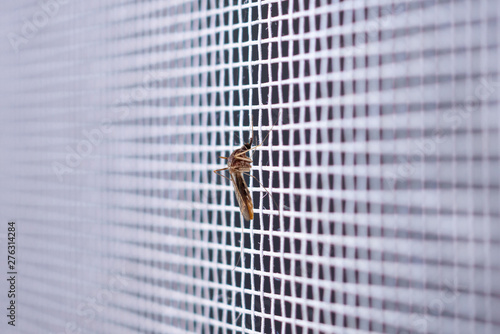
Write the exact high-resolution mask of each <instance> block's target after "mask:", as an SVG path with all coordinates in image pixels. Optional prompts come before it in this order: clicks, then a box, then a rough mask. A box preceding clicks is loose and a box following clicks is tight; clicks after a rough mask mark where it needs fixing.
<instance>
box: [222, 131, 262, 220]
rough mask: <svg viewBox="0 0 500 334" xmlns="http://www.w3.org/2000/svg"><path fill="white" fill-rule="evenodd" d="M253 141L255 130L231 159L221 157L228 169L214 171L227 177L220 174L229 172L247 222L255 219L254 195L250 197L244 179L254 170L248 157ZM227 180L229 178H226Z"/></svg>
mask: <svg viewBox="0 0 500 334" xmlns="http://www.w3.org/2000/svg"><path fill="white" fill-rule="evenodd" d="M252 141H253V128H252V134H251V135H250V140H249V141H248V143H245V144H243V146H241V147H240V148H239V149H236V150H234V151H233V153H231V155H230V156H229V158H227V157H220V158H221V159H225V160H227V167H226V168H222V169H217V170H214V173H216V174H218V175H220V176H222V177H225V176H224V175H221V174H219V173H218V172H220V171H224V170H227V171H229V176H230V179H229V180H230V181H231V183H232V184H233V187H234V193H235V195H236V199H237V200H238V204H239V206H240V211H241V214H242V215H243V218H245V219H246V220H252V219H253V202H252V195H250V190H248V186H247V184H246V182H245V179H244V178H243V173H245V172H250V171H251V170H252V162H253V161H252V159H251V158H250V157H249V156H247V152H249V151H251V150H252ZM225 178H226V179H227V177H225Z"/></svg>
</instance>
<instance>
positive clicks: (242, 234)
mask: <svg viewBox="0 0 500 334" xmlns="http://www.w3.org/2000/svg"><path fill="white" fill-rule="evenodd" d="M244 222H245V221H244V220H243V219H242V220H241V241H240V246H241V249H240V256H238V261H236V264H235V265H234V267H233V271H234V270H235V269H236V267H237V266H238V265H239V264H240V260H241V258H242V257H243V255H244V254H243V246H244V242H245V223H244Z"/></svg>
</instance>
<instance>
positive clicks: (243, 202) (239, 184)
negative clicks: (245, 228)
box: [231, 173, 253, 220]
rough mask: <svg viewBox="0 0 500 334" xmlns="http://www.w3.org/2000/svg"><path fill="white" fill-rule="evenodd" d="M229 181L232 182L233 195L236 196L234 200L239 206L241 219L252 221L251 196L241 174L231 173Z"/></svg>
mask: <svg viewBox="0 0 500 334" xmlns="http://www.w3.org/2000/svg"><path fill="white" fill-rule="evenodd" d="M231 181H233V186H234V193H235V194H236V199H237V200H238V204H239V205H240V211H241V214H242V215H243V218H245V219H246V220H252V219H253V203H252V196H251V195H250V191H249V190H248V187H247V184H246V182H245V179H244V178H243V174H241V173H231Z"/></svg>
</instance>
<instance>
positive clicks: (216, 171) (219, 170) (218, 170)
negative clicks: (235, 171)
mask: <svg viewBox="0 0 500 334" xmlns="http://www.w3.org/2000/svg"><path fill="white" fill-rule="evenodd" d="M228 169H229V167H226V168H221V169H216V170H214V173H215V174H217V175H219V176H222V177H223V178H225V179H228V180H229V181H231V179H230V178H228V177H227V176H224V175H222V174H221V173H218V172H221V171H223V170H228Z"/></svg>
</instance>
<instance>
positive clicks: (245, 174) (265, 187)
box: [243, 173, 279, 211]
mask: <svg viewBox="0 0 500 334" xmlns="http://www.w3.org/2000/svg"><path fill="white" fill-rule="evenodd" d="M243 174H244V175H248V176H250V177H253V178H254V179H255V180H256V181H257V182H259V184H260V186H261V187H262V188H264V190H265V191H266V192H267V194H268V195H269V196H270V197H271V199H272V200H273V202H274V205H276V208H278V204H277V203H276V201H275V200H274V197H273V195H271V193H270V192H269V190H267V189H266V187H264V185H263V184H262V183H261V182H260V181H259V179H258V178H256V177H255V176H253V175H252V174H248V173H243ZM278 211H279V209H278Z"/></svg>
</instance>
